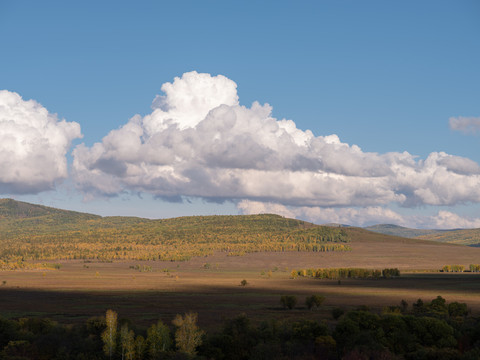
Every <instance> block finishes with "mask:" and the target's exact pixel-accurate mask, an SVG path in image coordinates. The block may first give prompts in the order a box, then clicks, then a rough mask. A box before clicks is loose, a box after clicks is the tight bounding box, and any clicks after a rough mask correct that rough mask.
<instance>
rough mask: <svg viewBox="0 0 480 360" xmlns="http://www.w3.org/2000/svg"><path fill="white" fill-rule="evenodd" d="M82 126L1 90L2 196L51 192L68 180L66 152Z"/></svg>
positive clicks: (0, 191)
mask: <svg viewBox="0 0 480 360" xmlns="http://www.w3.org/2000/svg"><path fill="white" fill-rule="evenodd" d="M80 137H81V133H80V125H79V124H77V123H75V122H66V121H65V120H58V118H57V116H56V115H55V114H50V113H49V112H48V110H47V109H45V108H44V107H43V106H42V105H40V104H39V103H37V102H36V101H34V100H28V101H25V100H23V99H22V98H21V97H20V95H19V94H17V93H15V92H10V91H7V90H2V91H0V193H4V194H25V193H38V192H41V191H45V190H50V189H52V188H53V187H54V183H55V181H58V180H60V179H63V178H66V177H67V176H68V172H67V159H66V153H67V151H68V150H69V149H70V146H71V142H72V140H74V139H76V138H80Z"/></svg>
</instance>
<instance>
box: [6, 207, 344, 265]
mask: <svg viewBox="0 0 480 360" xmlns="http://www.w3.org/2000/svg"><path fill="white" fill-rule="evenodd" d="M348 241H349V239H348V236H347V234H346V233H345V231H344V230H343V229H339V228H332V227H326V226H318V225H315V224H312V223H308V222H304V221H301V220H295V219H288V218H284V217H281V216H278V215H268V214H265V215H245V216H243V215H242V216H240V215H238V216H190V217H180V218H173V219H162V220H149V219H142V218H135V217H101V216H97V215H91V214H84V213H78V212H73V211H66V210H60V209H55V208H50V207H46V206H41V205H33V204H28V203H24V202H19V201H15V200H12V199H2V200H0V259H2V261H4V262H10V263H11V262H22V261H24V260H40V259H42V260H54V259H100V260H114V259H136V260H188V259H190V258H191V257H193V256H207V255H209V254H212V253H213V252H216V251H223V252H227V253H228V254H229V255H231V256H238V255H243V254H245V253H249V252H259V251H267V252H269V251H270V252H276V251H312V252H316V251H348V250H350V247H349V245H348Z"/></svg>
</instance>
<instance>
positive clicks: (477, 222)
mask: <svg viewBox="0 0 480 360" xmlns="http://www.w3.org/2000/svg"><path fill="white" fill-rule="evenodd" d="M237 207H238V209H239V210H240V212H241V213H242V214H245V215H252V214H277V215H281V216H285V217H289V218H298V219H303V220H306V221H310V222H313V223H316V224H327V223H335V224H345V225H353V226H362V227H363V226H369V225H376V224H395V225H399V226H405V227H411V228H426V229H460V228H464V229H465V228H480V218H470V217H462V216H460V215H458V214H455V213H453V212H450V211H446V210H440V211H438V212H437V213H436V214H434V215H403V214H399V213H398V212H395V211H393V210H392V209H389V208H388V207H383V206H367V207H363V208H353V207H339V208H331V207H315V206H314V207H309V206H285V205H282V204H278V203H272V202H259V201H251V200H242V201H240V202H239V203H238V204H237Z"/></svg>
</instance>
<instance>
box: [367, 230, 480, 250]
mask: <svg viewBox="0 0 480 360" xmlns="http://www.w3.org/2000/svg"><path fill="white" fill-rule="evenodd" d="M364 229H366V230H369V231H373V232H376V233H380V234H385V235H393V236H401V237H406V238H410V239H422V240H431V241H438V242H446V243H451V244H459V245H468V246H475V247H477V246H480V229H448V230H441V229H411V228H406V227H403V226H398V225H393V224H378V225H372V226H367V227H365V228H364Z"/></svg>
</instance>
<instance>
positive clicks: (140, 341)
mask: <svg viewBox="0 0 480 360" xmlns="http://www.w3.org/2000/svg"><path fill="white" fill-rule="evenodd" d="M146 345H147V344H146V341H145V338H144V337H143V336H142V335H138V336H137V337H136V338H135V360H143V355H144V354H145V350H146V348H147V346H146Z"/></svg>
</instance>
